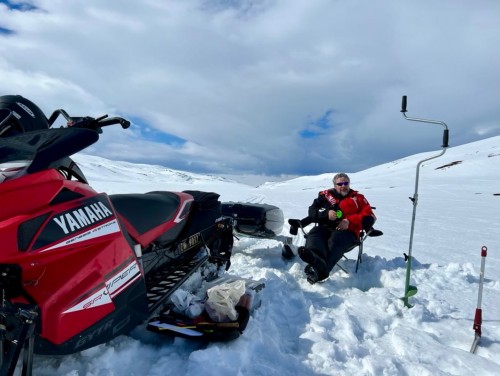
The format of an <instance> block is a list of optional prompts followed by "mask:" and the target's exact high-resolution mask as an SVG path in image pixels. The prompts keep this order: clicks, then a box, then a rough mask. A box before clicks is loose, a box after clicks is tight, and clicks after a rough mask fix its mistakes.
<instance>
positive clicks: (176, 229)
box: [109, 191, 186, 242]
mask: <svg viewBox="0 0 500 376" xmlns="http://www.w3.org/2000/svg"><path fill="white" fill-rule="evenodd" d="M109 198H110V200H111V202H112V204H113V206H114V208H115V209H116V210H117V211H118V213H120V215H121V216H122V217H123V218H124V219H125V220H126V222H128V223H130V225H132V226H133V227H134V229H135V230H136V231H137V233H138V234H137V235H142V234H145V233H147V232H148V231H151V230H153V229H156V228H158V227H160V226H161V227H160V228H161V229H162V230H161V231H155V233H156V232H158V234H157V235H156V236H155V238H157V237H158V236H159V235H160V234H161V239H159V240H160V241H164V242H168V241H169V239H171V240H172V241H173V240H175V239H176V238H177V237H178V235H179V234H180V233H181V231H182V230H183V228H184V226H185V224H186V221H182V220H181V221H175V220H173V219H174V216H175V214H176V213H177V212H178V210H179V206H180V205H181V197H180V194H179V193H177V192H167V191H161V192H148V193H140V194H128V193H127V194H114V195H110V196H109ZM166 224H168V226H166ZM162 225H165V226H162ZM163 227H165V228H163ZM167 230H168V231H167Z"/></svg>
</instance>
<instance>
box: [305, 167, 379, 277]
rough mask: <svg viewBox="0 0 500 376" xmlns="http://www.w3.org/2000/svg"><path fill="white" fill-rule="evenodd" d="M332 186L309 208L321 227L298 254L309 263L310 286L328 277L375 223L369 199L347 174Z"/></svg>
mask: <svg viewBox="0 0 500 376" xmlns="http://www.w3.org/2000/svg"><path fill="white" fill-rule="evenodd" d="M333 184H334V187H333V188H331V189H327V190H324V191H321V192H319V194H318V197H317V198H316V199H315V200H314V202H313V203H312V205H311V206H310V207H309V219H310V220H311V221H312V222H315V223H317V224H318V226H315V227H314V228H313V229H312V230H311V231H310V232H309V234H308V235H307V240H306V245H305V247H301V248H299V251H298V253H299V256H300V258H301V259H302V260H303V261H304V262H305V263H307V266H306V267H305V269H304V271H305V273H306V275H307V280H308V282H309V283H311V284H314V283H316V282H318V281H321V280H324V279H326V278H328V276H329V275H330V271H331V270H332V269H333V267H334V266H335V264H337V262H338V261H339V260H340V259H341V258H342V256H343V255H344V253H346V252H347V251H349V250H350V249H352V248H353V246H355V245H356V244H358V242H359V236H360V232H361V230H365V231H367V232H368V231H369V230H371V229H372V226H373V224H374V223H375V220H376V217H375V214H374V213H373V211H372V208H371V206H370V204H369V203H368V201H367V200H366V198H365V197H364V196H363V195H362V194H361V193H359V192H358V191H355V190H353V189H351V188H350V180H349V176H347V174H345V173H339V174H337V175H335V176H334V178H333ZM373 231H377V230H373ZM377 232H380V231H377Z"/></svg>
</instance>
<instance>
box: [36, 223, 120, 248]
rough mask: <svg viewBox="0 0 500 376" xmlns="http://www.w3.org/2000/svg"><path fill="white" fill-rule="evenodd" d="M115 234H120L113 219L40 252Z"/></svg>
mask: <svg viewBox="0 0 500 376" xmlns="http://www.w3.org/2000/svg"><path fill="white" fill-rule="evenodd" d="M115 232H120V227H119V226H118V221H117V220H116V219H113V220H111V221H109V222H106V223H103V224H102V225H99V226H98V227H96V228H93V229H92V230H88V231H86V232H84V233H83V234H79V235H77V236H74V237H72V238H70V239H67V240H65V241H63V242H60V243H57V244H55V245H53V246H52V247H49V248H46V249H43V250H41V251H40V252H45V251H50V250H51V249H56V248H61V247H65V246H67V245H70V244H76V243H80V242H83V241H85V240H89V239H95V238H98V237H100V236H104V235H109V234H113V233H115Z"/></svg>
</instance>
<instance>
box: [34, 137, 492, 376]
mask: <svg viewBox="0 0 500 376" xmlns="http://www.w3.org/2000/svg"><path fill="white" fill-rule="evenodd" d="M499 145H500V136H496V137H493V138H489V139H485V140H482V141H479V142H475V143H470V144H467V145H463V146H459V147H452V148H450V149H448V150H447V151H446V153H445V154H444V155H443V156H441V157H439V158H436V159H433V160H431V161H429V162H425V163H424V164H423V165H422V167H421V168H420V177H419V189H418V192H417V193H418V196H419V200H418V205H417V210H416V217H415V234H414V238H413V253H412V255H413V262H412V268H411V272H410V283H411V284H412V285H415V286H416V287H417V288H418V292H417V294H416V295H415V296H413V297H411V298H410V299H409V303H410V304H412V305H413V307H412V308H408V307H405V306H404V304H403V302H402V300H401V299H400V298H401V297H402V296H403V294H404V290H405V289H404V287H405V277H406V264H405V261H404V257H403V253H404V252H407V249H408V245H409V234H410V225H411V218H412V209H413V205H412V204H411V201H410V200H409V199H408V197H412V196H413V195H414V193H415V191H414V189H415V188H414V183H415V168H416V165H417V163H418V162H419V161H420V160H422V159H424V158H428V157H430V156H432V155H435V154H436V153H434V152H431V153H423V154H417V155H412V156H409V157H405V158H403V159H398V160H394V161H391V162H388V163H385V164H381V165H379V166H375V167H372V168H370V169H366V170H363V171H360V172H357V173H353V174H351V175H350V177H351V183H352V188H353V189H357V190H359V191H360V192H361V193H363V194H364V195H365V197H366V198H367V199H368V200H369V202H370V204H371V205H372V206H375V207H376V210H375V212H376V214H377V217H378V219H377V222H376V224H375V227H376V228H377V229H380V230H382V231H383V232H384V235H383V236H381V237H377V238H369V239H368V240H366V242H365V245H364V254H363V259H362V263H361V264H360V268H359V270H358V272H357V273H355V272H354V269H355V254H356V251H353V252H354V253H349V254H347V256H348V260H343V261H341V265H342V266H343V267H344V268H345V269H346V270H347V272H348V274H346V273H344V272H342V271H341V270H340V269H339V268H334V269H333V271H332V272H331V274H330V277H329V278H328V279H327V280H326V281H325V282H323V283H318V284H315V285H310V284H309V283H308V282H307V281H306V278H305V275H304V272H303V269H304V266H305V265H304V263H303V262H302V261H301V260H299V259H298V258H297V257H296V258H294V259H292V260H288V261H287V260H285V259H283V258H282V256H281V250H282V247H283V243H282V239H283V237H287V236H290V234H289V232H288V230H289V226H288V224H287V220H288V218H301V217H303V216H304V215H305V214H306V213H307V207H308V206H309V205H310V204H311V202H312V200H313V199H314V198H316V196H317V193H318V191H321V190H323V189H325V188H327V187H330V184H331V174H320V175H315V176H303V177H299V178H296V179H291V180H287V181H281V182H270V183H266V184H263V185H261V186H260V187H252V186H249V185H244V184H240V183H237V182H234V181H228V180H224V179H220V178H218V177H216V176H209V175H198V174H193V173H189V172H183V171H176V170H168V169H165V168H164V167H161V166H153V165H147V164H140V165H139V164H132V163H126V162H117V161H113V160H108V159H104V158H102V157H100V156H96V155H88V154H78V155H76V156H75V157H74V159H75V160H76V161H77V162H78V164H79V165H80V167H81V168H82V170H83V171H84V173H85V174H86V176H87V178H88V179H89V181H90V183H91V185H92V186H93V187H94V188H95V189H96V190H97V191H99V192H102V191H104V192H107V193H140V192H146V191H153V190H158V189H160V190H171V191H179V190H190V189H200V190H205V191H213V192H217V193H219V194H220V200H221V201H223V202H228V201H238V202H243V203H245V202H250V203H267V204H270V205H275V206H277V207H279V208H280V209H281V210H282V211H283V214H284V217H285V223H284V226H283V231H282V233H281V238H275V239H256V238H249V237H243V236H241V235H238V234H236V235H237V236H238V239H235V243H234V249H233V256H232V259H231V262H232V264H231V268H230V269H229V270H228V271H227V272H226V273H225V274H223V276H224V275H225V276H228V275H229V276H234V277H236V278H245V279H253V280H256V281H261V282H264V283H265V288H264V289H263V290H262V291H261V292H260V293H259V295H258V297H257V300H260V302H261V304H260V306H259V307H256V308H255V309H254V310H253V311H252V314H251V316H250V320H249V322H248V325H247V328H246V329H245V331H244V332H243V334H242V335H241V336H240V337H239V338H237V339H236V340H234V341H231V342H222V343H209V344H207V343H198V342H193V341H190V340H188V339H183V338H172V337H167V336H159V335H158V334H155V333H151V332H148V331H146V329H145V326H143V325H140V326H138V327H137V328H136V329H134V330H133V332H132V333H130V334H129V335H122V336H119V337H117V338H115V339H114V340H112V341H110V342H109V343H106V344H102V345H99V346H96V347H93V348H91V349H88V350H85V351H83V352H80V353H76V354H72V355H67V356H64V357H49V356H37V355H36V356H35V358H34V372H35V373H34V374H35V375H37V376H49V375H50V376H55V375H61V376H62V375H64V376H119V375H131V376H138V375H140V376H157V375H158V376H159V375H161V376H165V375H167V376H168V375H176V376H179V375H186V376H187V375H189V376H200V375H207V376H234V375H239V376H247V375H248V376H283V375H285V376H288V375H304V376H309V375H311V376H312V375H335V376H339V375H340V376H347V375H348V376H351V375H352V376H367V375H369V376H379V375H384V376H401V375H404V376H450V375H454V376H461V375H463V376H470V375H477V376H493V375H499V374H500V358H499V357H498V354H499V353H500V306H499V305H498V301H499V299H500V279H499V276H500V273H499V270H500V256H499V255H500V253H499V249H500V234H499V232H498V231H497V229H498V228H500V219H499V217H498V212H499V209H500V202H499V200H500V197H499V195H500V188H499V185H498V171H499V168H500V146H499ZM307 230H309V228H307ZM302 244H304V237H303V235H301V234H300V233H299V235H297V236H296V237H293V238H292V245H293V247H294V249H295V248H296V247H298V246H299V245H302ZM482 247H486V248H487V257H486V259H485V270H484V274H483V276H484V285H483V292H482V303H481V306H480V308H481V309H482V325H481V329H482V336H481V338H480V341H479V345H478V347H477V349H476V352H475V353H471V352H470V348H471V346H472V342H473V339H474V330H473V320H474V315H475V312H476V308H478V305H477V302H478V294H479V279H480V266H481V249H482ZM197 283H201V278H200V276H199V274H195V275H194V276H193V277H192V278H191V279H190V280H188V281H187V283H186V285H184V286H183V287H182V291H184V292H185V293H186V294H192V295H195V296H199V290H195V289H194V288H193V286H196V284H197ZM201 291H203V289H202V290H201Z"/></svg>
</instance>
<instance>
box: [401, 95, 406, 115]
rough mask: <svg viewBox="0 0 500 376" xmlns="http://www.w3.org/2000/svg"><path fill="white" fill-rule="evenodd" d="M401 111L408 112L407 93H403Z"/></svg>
mask: <svg viewBox="0 0 500 376" xmlns="http://www.w3.org/2000/svg"><path fill="white" fill-rule="evenodd" d="M401 112H403V113H404V112H406V95H403V100H402V101H401Z"/></svg>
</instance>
